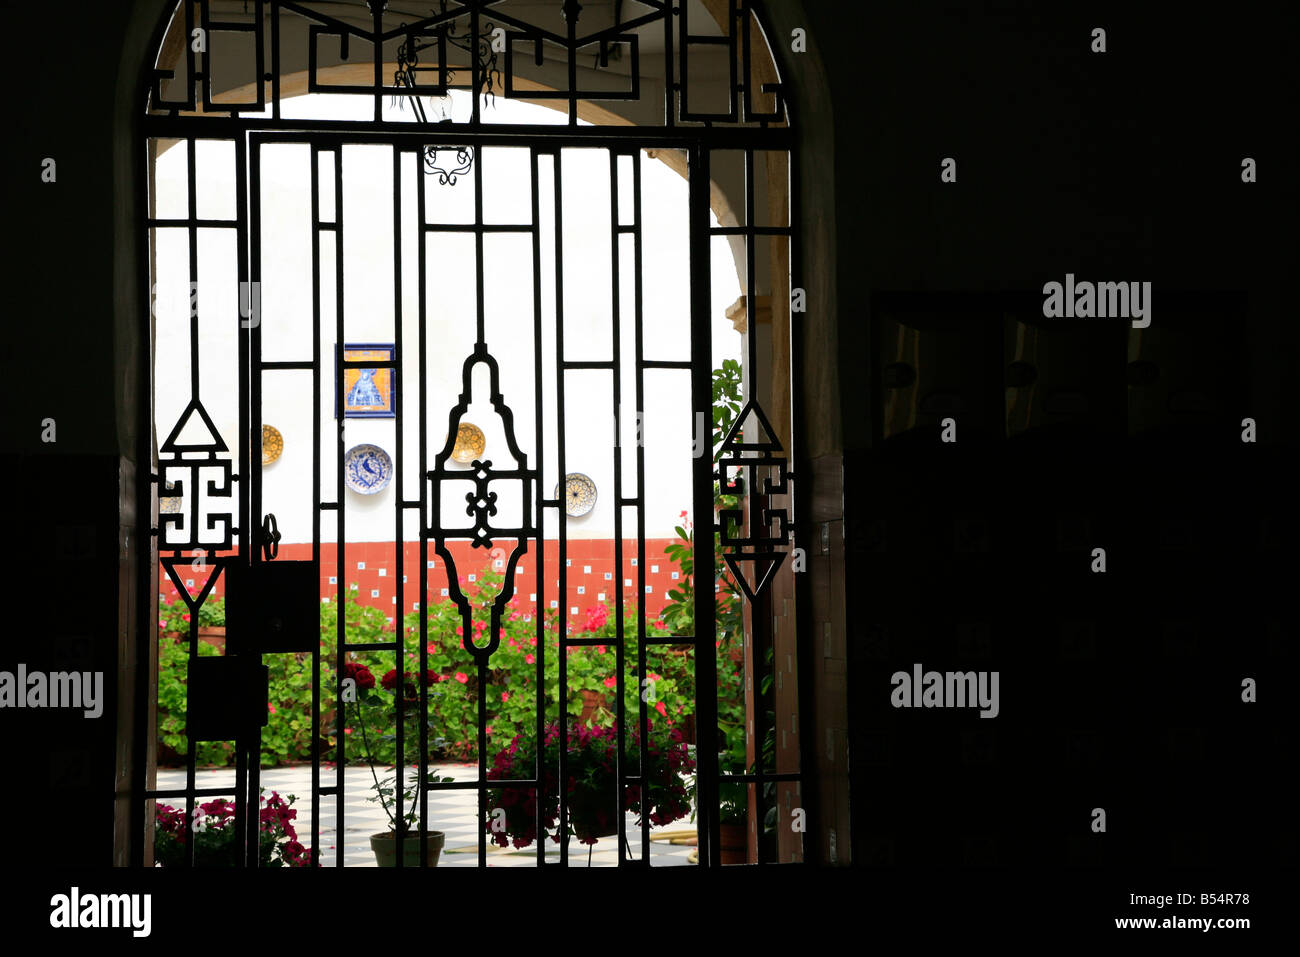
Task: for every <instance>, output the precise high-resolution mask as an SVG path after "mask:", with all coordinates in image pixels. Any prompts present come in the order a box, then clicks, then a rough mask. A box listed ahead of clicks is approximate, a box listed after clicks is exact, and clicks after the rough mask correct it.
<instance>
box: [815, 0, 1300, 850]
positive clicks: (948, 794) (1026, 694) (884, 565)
mask: <svg viewBox="0 0 1300 957" xmlns="http://www.w3.org/2000/svg"><path fill="white" fill-rule="evenodd" d="M808 18H809V21H810V23H811V24H812V30H813V32H814V33H815V34H816V35H817V37H818V39H819V43H820V44H821V53H822V55H823V57H824V59H825V62H826V68H827V71H828V73H829V75H830V83H831V89H832V95H833V97H834V102H835V112H836V124H835V127H836V133H835V136H836V145H837V148H836V151H835V157H834V159H835V173H836V178H835V200H836V206H837V208H836V223H837V232H838V236H839V242H838V250H837V251H838V262H839V269H838V274H837V281H838V290H837V292H838V322H837V332H838V337H839V339H838V344H837V350H836V354H837V355H838V357H839V363H840V370H839V377H840V381H841V382H842V383H843V384H844V389H843V393H842V402H841V412H842V426H843V438H844V446H843V447H844V462H843V465H844V472H843V475H844V503H845V504H844V509H845V512H844V549H845V552H846V565H847V567H846V571H845V575H846V580H847V581H848V583H849V588H848V594H849V596H850V597H849V601H848V607H847V610H846V629H847V638H848V657H849V663H848V687H849V689H850V704H849V707H850V724H851V736H850V748H851V753H852V779H851V788H850V792H851V795H850V796H851V800H852V825H853V834H852V837H853V859H854V862H855V863H857V864H861V865H867V866H873V867H874V866H880V867H887V868H889V867H904V868H905V867H927V866H935V865H938V866H941V867H957V868H963V867H983V866H992V865H995V866H1004V867H1011V868H1016V869H1021V868H1033V869H1036V870H1037V871H1042V870H1050V869H1053V868H1059V867H1062V866H1064V867H1067V868H1079V867H1098V866H1108V867H1111V868H1112V870H1111V871H1110V873H1111V874H1112V875H1119V874H1123V873H1126V872H1128V873H1132V869H1133V868H1135V867H1142V866H1150V867H1163V866H1201V865H1216V866H1242V867H1245V866H1261V865H1262V866H1272V865H1276V864H1281V863H1287V862H1289V863H1291V864H1294V861H1295V853H1296V840H1295V837H1296V835H1295V828H1294V824H1291V823H1287V822H1288V821H1290V820H1292V819H1291V818H1289V817H1288V816H1287V814H1286V812H1285V810H1284V806H1283V804H1282V801H1283V800H1284V798H1283V797H1282V795H1284V794H1285V788H1284V785H1283V781H1284V777H1283V772H1282V768H1281V765H1282V761H1281V759H1280V756H1281V755H1283V754H1287V753H1293V752H1294V737H1293V735H1292V733H1291V732H1290V731H1288V730H1284V729H1285V728H1287V727H1289V723H1288V721H1287V719H1286V712H1285V703H1284V700H1285V695H1286V690H1285V689H1286V676H1287V674H1288V671H1289V669H1290V667H1292V665H1293V663H1294V652H1293V650H1292V646H1291V644H1290V643H1289V642H1287V641H1286V640H1285V635H1287V634H1289V633H1290V629H1291V627H1292V626H1291V625H1290V612H1289V611H1288V610H1287V608H1286V607H1285V603H1286V598H1287V595H1288V593H1289V591H1290V586H1289V585H1288V584H1287V583H1288V581H1289V580H1290V576H1292V575H1293V572H1294V568H1295V559H1294V556H1293V554H1292V552H1293V549H1292V548H1291V547H1290V546H1289V545H1287V544H1286V543H1288V542H1290V541H1292V540H1293V537H1294V531H1295V529H1296V518H1295V504H1294V492H1293V490H1292V488H1291V487H1292V486H1293V484H1294V479H1293V478H1292V477H1291V473H1290V472H1289V469H1288V468H1287V466H1286V463H1287V462H1288V461H1290V460H1291V459H1292V458H1293V457H1294V449H1295V443H1296V431H1297V415H1296V413H1297V411H1298V410H1300V403H1297V402H1296V397H1295V386H1294V382H1295V372H1296V355H1297V349H1296V333H1295V323H1294V321H1293V320H1292V318H1291V316H1290V312H1291V306H1290V303H1291V284H1292V282H1293V277H1294V263H1295V262H1296V243H1295V237H1294V229H1293V227H1292V225H1291V224H1292V223H1293V221H1294V216H1295V212H1296V202H1295V199H1296V196H1295V181H1294V176H1293V175H1292V169H1291V167H1292V165H1293V158H1294V156H1295V155H1296V151H1295V126H1294V124H1292V123H1289V122H1286V121H1284V120H1283V119H1282V118H1283V117H1285V116H1289V115H1291V114H1292V113H1293V112H1295V90H1296V89H1297V85H1296V77H1295V63H1296V57H1295V55H1294V45H1293V43H1292V41H1291V38H1290V34H1289V33H1288V30H1287V28H1285V26H1284V23H1285V20H1284V19H1283V15H1282V7H1281V6H1280V5H1279V6H1277V7H1272V6H1264V5H1260V4H1253V3H1248V4H1245V5H1243V6H1236V7H1233V8H1232V9H1231V10H1225V11H1221V12H1220V15H1218V16H1215V17H1214V18H1212V20H1207V19H1202V18H1200V17H1190V16H1189V17H1187V18H1185V19H1180V18H1177V17H1175V16H1172V15H1171V14H1170V11H1169V9H1168V8H1166V7H1163V6H1160V7H1155V6H1153V7H1152V8H1150V9H1147V8H1145V7H1143V6H1140V5H1136V4H1125V5H1119V4H1115V5H1109V4H1093V3H1089V4H1069V5H1061V4H1051V5H1044V4H1030V3H992V4H989V3H984V4H955V3H952V4H930V3H922V4H918V3H908V4H839V3H835V4H827V3H812V4H809V11H808ZM1098 26H1100V27H1104V28H1105V29H1106V31H1107V41H1108V50H1107V52H1106V53H1104V54H1094V53H1092V52H1091V51H1090V49H1089V46H1090V39H1091V30H1092V29H1093V28H1094V27H1098ZM1247 156H1249V157H1253V158H1254V159H1255V160H1256V161H1257V162H1258V168H1259V181H1258V182H1257V183H1254V184H1244V183H1243V182H1242V180H1241V161H1242V159H1243V157H1247ZM944 157H953V158H954V159H956V161H957V170H958V177H957V182H956V183H953V184H945V183H942V182H941V181H940V162H941V160H942V159H943V158H944ZM1265 170H1268V171H1269V172H1268V173H1267V175H1266V174H1265V172H1264V171H1265ZM1067 272H1069V273H1074V274H1075V275H1076V276H1077V277H1078V278H1080V279H1090V280H1095V281H1100V280H1130V281H1137V280H1149V281H1151V282H1152V283H1153V320H1152V331H1153V332H1152V335H1151V336H1148V337H1146V338H1145V339H1144V345H1143V350H1144V351H1143V354H1142V358H1144V359H1147V360H1150V361H1151V362H1153V363H1154V368H1155V370H1156V372H1157V374H1158V378H1157V381H1156V382H1155V383H1154V384H1152V383H1144V382H1143V380H1142V379H1141V376H1138V375H1137V370H1135V369H1133V368H1131V367H1129V366H1128V362H1129V358H1130V356H1129V355H1128V354H1127V353H1128V348H1129V347H1130V339H1131V334H1130V332H1129V331H1128V329H1127V326H1128V323H1126V322H1123V321H1122V320H1121V321H1117V320H1089V321H1082V322H1078V323H1069V322H1061V323H1059V324H1057V325H1053V322H1054V321H1053V320H1047V319H1044V318H1043V316H1042V312H1041V307H1042V301H1043V295H1042V286H1043V284H1044V283H1045V282H1048V281H1051V280H1056V281H1062V280H1063V279H1064V276H1065V274H1066V273H1067ZM1017 320H1019V321H1022V322H1025V323H1028V324H1029V325H1031V326H1035V327H1036V328H1038V329H1039V331H1040V334H1041V335H1042V337H1043V339H1042V343H1043V344H1042V347H1041V353H1040V362H1039V367H1038V369H1037V374H1038V376H1039V382H1038V388H1039V392H1038V397H1039V398H1038V401H1042V398H1043V396H1044V395H1049V396H1050V395H1051V394H1052V391H1053V390H1055V389H1059V390H1063V391H1064V390H1074V391H1075V392H1076V393H1077V394H1082V395H1083V396H1084V400H1083V402H1084V404H1083V405H1081V406H1078V407H1076V408H1075V409H1074V410H1073V411H1072V412H1070V413H1069V414H1065V413H1062V414H1060V415H1047V416H1044V420H1040V421H1039V422H1038V423H1037V424H1035V425H1034V427H1031V428H1029V429H1027V430H1024V431H1023V432H1017V433H1016V434H1015V435H1014V437H1011V438H1009V437H1008V429H1007V406H1006V386H1007V385H1008V384H1009V380H1008V378H1007V370H1006V364H1007V353H1006V349H1007V348H1009V346H1010V345H1011V338H1012V332H1011V330H1014V328H1015V325H1014V323H1015V322H1016V321H1017ZM900 329H902V330H904V331H908V332H909V333H913V332H914V333H915V334H917V335H920V336H921V337H922V343H923V345H922V347H921V350H920V352H919V356H918V358H917V360H916V362H915V363H914V365H915V367H916V368H915V369H914V371H915V372H916V373H917V374H918V375H919V376H920V377H921V379H922V380H923V381H925V380H927V379H928V386H927V388H929V389H930V391H931V394H932V397H933V399H934V400H935V404H933V405H931V406H929V407H928V408H927V405H926V401H925V400H926V397H925V396H922V395H918V394H913V395H911V396H910V397H908V396H902V397H900V398H901V400H902V401H903V402H904V403H906V402H909V401H910V402H911V403H913V404H914V406H913V407H914V408H915V409H916V411H917V418H916V427H915V428H913V429H911V430H910V431H905V432H903V433H902V434H895V435H892V436H891V437H890V438H888V440H886V432H885V428H884V421H883V419H884V412H883V409H884V407H885V404H886V402H887V400H888V399H889V397H890V394H891V390H890V386H889V383H886V382H885V381H883V380H884V377H883V375H882V371H883V366H884V364H885V363H887V362H889V361H891V358H890V357H891V353H890V350H891V349H892V348H893V339H892V338H891V336H892V335H893V334H895V333H897V332H898V331H899V330H900ZM1158 337H1159V338H1158ZM916 391H917V392H920V391H921V390H920V389H918V390H916ZM1175 392H1177V394H1178V395H1179V396H1182V399H1179V398H1176V397H1175ZM940 400H942V401H940ZM949 414H951V415H952V416H953V417H954V418H955V419H956V421H957V423H958V430H959V431H958V442H957V443H956V444H955V445H945V444H943V443H942V442H941V441H940V435H939V423H940V419H941V418H942V417H946V416H948V415H949ZM1245 417H1251V418H1254V419H1255V420H1256V422H1257V423H1258V428H1259V438H1258V442H1257V444H1254V445H1247V444H1244V443H1243V442H1242V441H1241V440H1240V434H1241V420H1242V419H1243V418H1245ZM1096 546H1104V547H1105V548H1106V549H1107V552H1108V560H1109V565H1108V569H1107V572H1106V573H1105V574H1104V575H1101V574H1094V573H1092V572H1091V571H1090V564H1091V562H1090V552H1091V549H1092V548H1093V547H1096ZM916 663H920V664H922V665H923V666H924V667H925V668H926V669H927V670H930V669H935V670H963V671H964V670H998V671H999V672H1000V676H1001V696H1002V703H1001V713H1000V715H999V716H998V717H997V718H996V719H994V720H982V719H980V718H979V717H978V716H977V715H976V714H975V713H974V712H971V711H964V712H963V711H951V710H946V709H945V710H938V709H935V710H903V709H895V708H894V707H892V706H891V704H890V693H891V691H892V684H891V676H892V675H893V674H894V673H895V672H896V671H909V672H910V670H911V668H912V666H913V665H914V664H916ZM1245 677H1254V678H1256V679H1257V680H1258V682H1259V684H1260V685H1261V686H1271V687H1273V688H1274V689H1275V692H1276V695H1275V696H1274V697H1273V699H1272V700H1271V701H1265V700H1264V699H1263V698H1262V697H1261V699H1260V701H1259V703H1258V704H1253V705H1251V704H1244V703H1243V702H1242V701H1241V697H1240V696H1241V681H1242V679H1243V678H1245ZM1234 768H1239V769H1244V768H1250V769H1251V770H1250V772H1249V775H1250V778H1251V780H1250V782H1249V783H1243V782H1242V780H1241V779H1240V778H1239V777H1237V776H1236V775H1234V774H1233V773H1232V769H1234ZM1098 807H1100V808H1103V809H1105V810H1106V812H1107V814H1108V830H1107V832H1106V833H1105V834H1097V833H1094V832H1093V831H1092V829H1091V824H1092V820H1093V818H1092V812H1093V809H1094V808H1098Z"/></svg>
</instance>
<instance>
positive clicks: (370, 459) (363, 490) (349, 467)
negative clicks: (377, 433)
mask: <svg viewBox="0 0 1300 957" xmlns="http://www.w3.org/2000/svg"><path fill="white" fill-rule="evenodd" d="M343 478H344V480H345V481H346V482H347V483H348V488H350V489H352V491H354V492H357V493H359V494H361V495H374V494H375V493H376V492H382V491H383V490H384V489H386V488H388V483H389V482H391V481H392V480H393V460H392V459H390V458H389V457H388V453H387V452H385V451H384V450H383V449H381V448H380V447H379V446H377V445H358V446H355V447H353V448H351V449H348V453H347V456H346V457H345V458H344V459H343Z"/></svg>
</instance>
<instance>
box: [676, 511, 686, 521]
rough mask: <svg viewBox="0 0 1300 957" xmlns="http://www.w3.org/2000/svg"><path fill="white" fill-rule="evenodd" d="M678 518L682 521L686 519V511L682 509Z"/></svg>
mask: <svg viewBox="0 0 1300 957" xmlns="http://www.w3.org/2000/svg"><path fill="white" fill-rule="evenodd" d="M678 517H679V518H683V519H684V518H686V509H682V514H681V515H679V516H678Z"/></svg>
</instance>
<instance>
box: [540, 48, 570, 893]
mask: <svg viewBox="0 0 1300 957" xmlns="http://www.w3.org/2000/svg"><path fill="white" fill-rule="evenodd" d="M570 34H572V25H570ZM569 56H570V63H572V56H573V50H572V48H570V50H569ZM563 157H564V151H563V150H561V149H557V150H556V151H555V170H554V175H555V193H554V202H555V435H556V445H557V449H556V475H557V476H558V477H559V491H560V497H559V507H558V510H557V511H558V518H559V527H558V532H559V562H558V569H559V573H560V579H559V585H558V588H559V603H558V606H557V607H558V610H559V615H558V616H557V617H556V632H557V636H558V638H559V649H558V652H557V653H558V654H559V656H560V660H559V662H558V664H559V675H560V683H559V685H560V686H559V712H560V769H559V770H560V778H559V781H558V783H557V785H556V791H557V792H559V798H560V834H559V837H560V865H561V866H562V867H567V866H568V864H569V830H568V829H569V797H568V782H569V776H568V775H569V667H568V665H569V660H568V659H569V656H568V639H569V604H568V602H569V576H568V567H567V562H568V555H569V542H568V534H569V511H568V509H567V508H566V507H565V504H564V503H565V502H566V501H567V500H568V489H567V487H566V485H565V479H564V476H565V471H564V468H565V448H564V443H565V438H564V186H563V183H562V182H561V178H562V176H563ZM539 747H540V745H539Z"/></svg>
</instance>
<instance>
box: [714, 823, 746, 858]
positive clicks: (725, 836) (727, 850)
mask: <svg viewBox="0 0 1300 957" xmlns="http://www.w3.org/2000/svg"><path fill="white" fill-rule="evenodd" d="M718 830H719V832H720V833H719V835H718V837H719V842H718V843H719V845H720V846H721V850H722V863H723V864H748V863H749V842H748V837H749V833H748V832H749V826H748V825H746V824H723V825H720V826H719V828H718Z"/></svg>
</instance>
